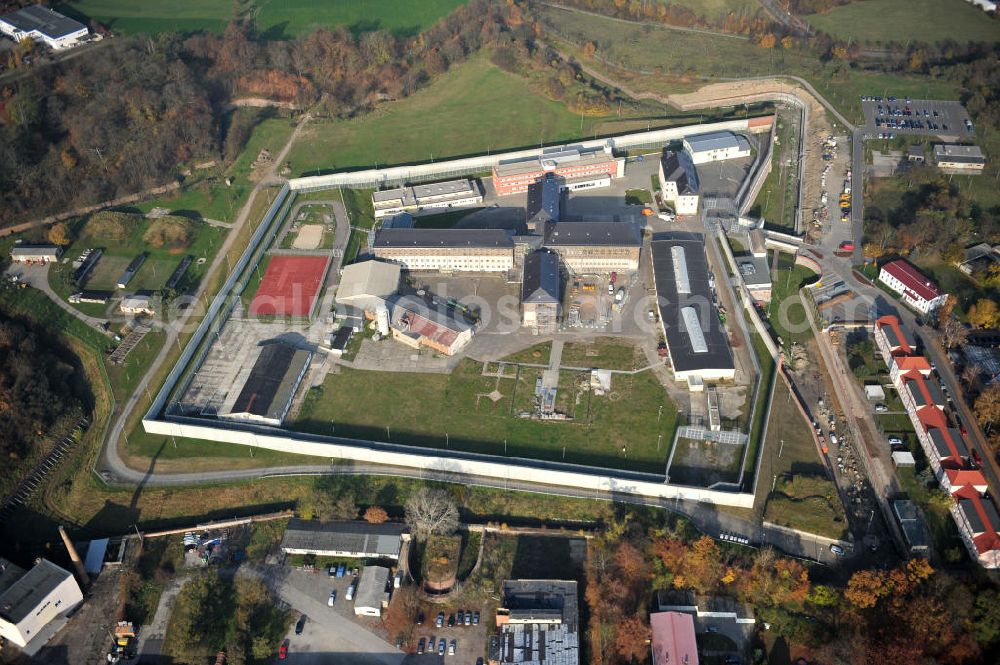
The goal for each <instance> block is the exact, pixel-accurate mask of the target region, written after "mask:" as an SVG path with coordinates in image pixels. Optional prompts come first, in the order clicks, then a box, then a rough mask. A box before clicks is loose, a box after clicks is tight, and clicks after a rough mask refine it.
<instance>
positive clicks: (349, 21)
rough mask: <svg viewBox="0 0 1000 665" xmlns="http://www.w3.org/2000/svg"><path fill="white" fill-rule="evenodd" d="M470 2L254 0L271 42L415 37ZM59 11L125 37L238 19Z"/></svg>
mask: <svg viewBox="0 0 1000 665" xmlns="http://www.w3.org/2000/svg"><path fill="white" fill-rule="evenodd" d="M464 3H465V0H365V2H357V1H356V0H355V1H352V0H280V2H278V1H273V0H252V4H253V5H255V6H256V8H257V16H256V27H257V31H258V33H259V34H261V35H263V36H265V37H268V38H270V39H287V38H290V37H295V36H297V35H301V34H303V33H306V32H309V31H311V30H313V29H315V28H320V27H324V28H334V27H337V26H341V25H346V26H347V27H348V28H350V29H351V31H353V32H356V33H357V32H365V31H369V30H379V29H385V30H389V31H391V32H393V33H395V34H397V35H400V36H411V35H415V34H416V33H418V32H420V31H421V30H423V29H424V28H426V27H428V26H429V25H431V24H433V23H434V22H435V21H437V20H438V19H440V18H441V17H443V16H445V15H447V14H449V13H451V11H452V10H453V9H455V7H458V6H459V5H462V4H464ZM58 9H59V11H63V12H65V13H66V14H68V15H70V16H73V17H76V18H84V19H88V18H89V19H93V20H95V21H99V22H100V23H103V24H105V25H107V26H109V27H110V28H111V30H112V31H114V32H117V33H121V34H134V33H140V32H141V33H149V34H153V33H158V32H193V31H196V30H208V31H212V32H222V30H223V29H224V28H225V27H226V23H228V22H229V20H230V18H231V17H232V15H233V2H232V1H231V0H141V2H134V1H130V0H77V1H76V2H73V3H71V4H62V5H59V6H58Z"/></svg>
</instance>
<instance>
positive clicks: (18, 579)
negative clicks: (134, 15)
mask: <svg viewBox="0 0 1000 665" xmlns="http://www.w3.org/2000/svg"><path fill="white" fill-rule="evenodd" d="M82 601H83V593H82V592H81V591H80V585H79V584H77V583H76V580H75V579H74V578H73V574H72V573H70V572H69V571H68V570H64V569H63V568H60V567H59V566H57V565H55V564H54V563H52V562H51V561H47V560H45V559H39V560H38V563H36V564H35V565H34V566H33V567H32V568H31V570H28V571H25V570H24V569H23V568H21V567H19V566H16V565H14V564H13V563H11V562H10V561H7V560H6V559H0V637H3V638H4V639H6V640H9V641H10V642H12V643H14V644H16V645H17V646H19V647H22V648H23V647H25V646H27V645H28V643H29V642H31V641H32V640H35V639H40V640H41V641H42V642H43V643H44V642H45V641H47V640H48V638H49V637H51V636H52V634H54V631H53V630H51V629H49V630H48V631H47V630H46V628H47V627H48V626H49V624H51V623H53V622H55V621H58V620H59V619H62V618H64V617H66V615H67V614H69V613H70V612H71V611H72V610H73V608H75V607H76V606H77V605H79V604H80V603H81V602H82Z"/></svg>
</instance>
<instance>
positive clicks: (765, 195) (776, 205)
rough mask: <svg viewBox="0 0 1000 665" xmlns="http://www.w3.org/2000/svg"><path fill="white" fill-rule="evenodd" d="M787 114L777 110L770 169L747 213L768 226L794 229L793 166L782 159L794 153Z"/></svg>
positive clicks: (794, 140) (794, 134) (795, 141)
mask: <svg viewBox="0 0 1000 665" xmlns="http://www.w3.org/2000/svg"><path fill="white" fill-rule="evenodd" d="M790 119H791V115H790V114H789V113H788V112H779V113H778V142H777V143H776V144H775V146H774V155H773V157H772V160H771V163H772V164H771V172H770V173H768V174H767V177H766V178H765V179H764V184H763V185H762V186H761V188H760V193H758V194H757V200H756V201H754V206H753V208H751V210H750V215H751V216H754V217H760V218H762V219H763V220H764V221H765V222H766V224H767V225H768V226H769V227H776V228H778V229H779V230H784V231H788V232H789V233H794V232H795V203H796V199H797V192H796V187H795V183H796V181H797V180H796V177H795V175H796V169H797V167H796V166H792V167H790V168H786V167H785V166H784V164H785V159H786V158H787V157H788V156H790V155H796V154H798V147H797V144H798V138H799V137H798V132H796V131H793V129H794V128H793V126H792V122H791V121H790Z"/></svg>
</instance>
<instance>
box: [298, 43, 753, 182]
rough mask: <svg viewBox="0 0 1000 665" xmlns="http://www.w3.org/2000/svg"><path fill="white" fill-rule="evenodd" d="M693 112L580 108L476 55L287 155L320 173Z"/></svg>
mask: <svg viewBox="0 0 1000 665" xmlns="http://www.w3.org/2000/svg"><path fill="white" fill-rule="evenodd" d="M668 113H669V114H668ZM740 113H742V108H741V109H740ZM692 117H693V118H695V119H697V118H698V117H699V115H698V114H697V113H695V114H680V113H677V112H676V111H673V110H671V109H668V108H667V107H664V106H660V105H654V104H649V103H644V104H642V105H623V107H622V117H621V118H620V119H619V118H618V116H617V109H615V110H614V112H613V113H609V115H607V116H596V117H595V116H580V115H576V114H574V113H571V112H570V111H568V110H567V109H566V107H565V105H564V104H562V103H561V102H553V101H550V100H548V99H546V98H545V97H543V96H541V95H540V94H537V93H536V92H535V91H534V88H533V82H532V80H530V79H528V78H522V77H520V76H516V75H514V74H509V73H507V72H504V71H502V70H500V69H498V68H496V67H495V66H493V64H491V63H490V62H489V60H488V59H487V58H486V57H485V56H477V57H474V58H473V59H471V60H470V61H468V62H466V63H463V64H461V65H458V66H456V67H453V68H452V69H451V70H449V71H448V73H446V74H443V75H442V76H440V77H438V78H437V79H435V80H434V82H433V83H431V84H430V85H428V86H427V87H425V88H423V89H421V90H419V91H418V92H416V93H414V94H413V95H411V96H410V97H407V98H405V99H402V100H399V101H396V102H391V103H388V104H386V105H384V106H381V107H380V108H379V109H378V110H376V111H375V112H373V113H371V114H368V115H365V116H361V117H358V118H353V119H350V120H329V121H325V122H324V121H321V120H315V121H313V122H312V123H310V125H309V126H308V127H307V128H306V129H305V130H304V131H303V133H302V135H301V136H300V137H299V140H298V141H297V142H296V144H295V147H294V148H293V149H292V152H291V154H290V156H289V161H290V162H291V167H292V171H293V172H294V173H297V174H301V175H316V174H318V173H329V172H333V171H343V170H357V169H367V168H374V167H375V166H380V167H381V166H388V165H391V164H406V163H414V162H426V161H431V160H437V159H445V158H453V157H459V156H463V155H475V154H481V153H486V152H490V151H497V150H512V149H515V148H524V147H534V146H537V145H539V144H540V143H545V144H549V143H555V142H560V141H567V140H571V139H575V138H579V137H581V136H583V137H587V136H594V135H595V134H596V135H599V136H604V135H609V134H615V133H621V132H627V131H637V130H640V129H641V130H645V129H646V128H647V127H650V126H651V127H653V128H656V127H667V126H672V125H677V124H689V123H690V122H692V120H691V118H692Z"/></svg>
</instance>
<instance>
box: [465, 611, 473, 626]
mask: <svg viewBox="0 0 1000 665" xmlns="http://www.w3.org/2000/svg"><path fill="white" fill-rule="evenodd" d="M465 625H466V626H471V625H472V612H470V611H469V610H465Z"/></svg>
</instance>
